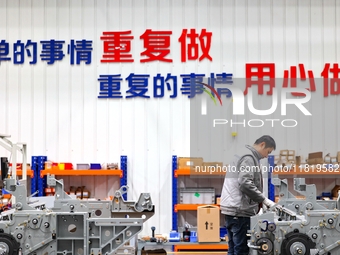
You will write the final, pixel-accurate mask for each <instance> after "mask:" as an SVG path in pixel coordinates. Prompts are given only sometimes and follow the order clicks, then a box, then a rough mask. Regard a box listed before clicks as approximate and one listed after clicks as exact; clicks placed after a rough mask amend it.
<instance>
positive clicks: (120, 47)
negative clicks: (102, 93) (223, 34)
mask: <svg viewBox="0 0 340 255" xmlns="http://www.w3.org/2000/svg"><path fill="white" fill-rule="evenodd" d="M171 36H172V31H155V30H152V29H146V30H145V32H144V33H143V34H142V35H141V36H140V37H139V38H140V39H141V40H142V41H143V47H144V51H143V52H141V53H140V56H141V59H140V60H139V61H140V62H141V63H145V62H152V61H161V62H169V63H171V62H173V60H172V58H171V56H172V52H171ZM100 39H101V40H102V41H103V51H104V52H103V55H102V59H101V60H100V61H101V62H102V63H110V62H111V63H122V62H134V61H135V59H134V57H133V55H132V53H131V51H132V47H131V45H132V41H133V39H134V36H133V35H132V34H131V30H128V31H113V32H112V31H105V32H103V35H102V36H101V37H100ZM211 41H212V32H208V31H207V30H206V29H201V31H200V32H199V33H198V32H197V31H196V29H190V30H188V29H183V30H182V34H181V35H180V37H179V39H178V42H179V43H180V55H181V62H187V61H196V60H198V61H203V60H204V59H207V60H209V61H212V60H213V59H212V57H211V56H210V54H209V52H210V47H211Z"/></svg>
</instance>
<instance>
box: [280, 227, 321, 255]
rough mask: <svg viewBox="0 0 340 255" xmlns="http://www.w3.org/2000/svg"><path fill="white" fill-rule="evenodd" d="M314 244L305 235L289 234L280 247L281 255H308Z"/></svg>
mask: <svg viewBox="0 0 340 255" xmlns="http://www.w3.org/2000/svg"><path fill="white" fill-rule="evenodd" d="M314 248H315V243H314V242H313V241H312V239H310V238H309V236H307V235H306V234H302V233H294V232H291V233H289V234H287V235H286V236H285V239H284V240H283V242H282V245H281V255H310V250H311V249H314Z"/></svg>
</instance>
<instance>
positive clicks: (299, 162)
mask: <svg viewBox="0 0 340 255" xmlns="http://www.w3.org/2000/svg"><path fill="white" fill-rule="evenodd" d="M295 164H296V165H297V166H299V165H301V156H296V157H295Z"/></svg>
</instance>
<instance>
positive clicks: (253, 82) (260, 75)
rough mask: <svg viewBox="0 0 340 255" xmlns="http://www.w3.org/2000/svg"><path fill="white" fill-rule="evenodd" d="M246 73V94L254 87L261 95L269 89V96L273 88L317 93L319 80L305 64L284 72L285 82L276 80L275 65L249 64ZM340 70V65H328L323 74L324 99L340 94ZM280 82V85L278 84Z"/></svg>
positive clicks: (295, 94)
mask: <svg viewBox="0 0 340 255" xmlns="http://www.w3.org/2000/svg"><path fill="white" fill-rule="evenodd" d="M245 73H246V88H245V91H244V94H245V95H246V94H247V93H248V89H249V88H250V87H252V86H257V92H258V94H259V95H263V93H264V88H265V86H267V87H268V90H267V93H266V94H267V95H272V93H273V88H274V87H278V86H281V87H282V88H301V89H307V90H309V91H310V92H315V91H316V89H317V87H318V86H317V84H318V83H317V81H318V80H317V79H315V77H314V73H313V71H312V70H308V71H307V72H306V70H305V66H304V64H301V63H300V64H298V66H290V67H289V69H286V70H284V72H283V80H282V82H281V80H280V79H277V78H275V64H274V63H247V64H246V66H245ZM339 73H340V68H339V64H337V63H334V64H333V65H331V64H330V63H326V64H325V66H324V69H323V71H322V72H321V77H322V78H321V79H319V80H320V82H322V84H321V83H320V82H319V87H320V88H323V95H324V97H328V96H329V95H339V94H340V79H339ZM278 81H280V82H281V83H280V84H276V83H277V82H278ZM292 95H293V96H304V94H303V93H297V92H294V93H292Z"/></svg>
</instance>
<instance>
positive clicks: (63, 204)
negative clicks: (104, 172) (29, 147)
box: [0, 134, 155, 255]
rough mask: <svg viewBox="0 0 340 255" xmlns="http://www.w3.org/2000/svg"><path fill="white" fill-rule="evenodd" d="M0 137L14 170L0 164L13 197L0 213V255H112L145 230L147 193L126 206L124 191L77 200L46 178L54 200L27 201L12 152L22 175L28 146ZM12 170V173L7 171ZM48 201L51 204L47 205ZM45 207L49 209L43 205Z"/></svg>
mask: <svg viewBox="0 0 340 255" xmlns="http://www.w3.org/2000/svg"><path fill="white" fill-rule="evenodd" d="M8 137H9V136H5V135H1V134H0V145H2V146H3V147H4V148H6V149H7V150H9V151H10V152H11V157H12V167H11V168H9V166H8V164H6V162H1V177H2V178H1V181H2V184H3V187H4V189H5V190H6V191H7V192H8V193H10V194H11V195H12V198H11V201H12V206H11V207H10V208H8V209H6V210H2V211H1V213H0V255H17V254H23V255H28V254H30V255H52V254H53V255H110V254H115V253H116V251H117V250H118V249H119V248H120V247H122V246H123V245H124V244H125V243H126V242H128V241H130V240H131V239H133V238H134V237H137V236H136V235H137V234H138V233H139V232H141V230H142V229H143V224H144V222H145V221H147V220H148V219H149V218H150V217H151V216H153V215H154V213H155V207H154V205H153V203H152V200H151V197H150V194H149V193H141V194H140V196H139V199H138V200H137V201H136V202H135V201H126V200H125V199H124V198H123V195H124V194H125V193H126V192H127V191H128V187H127V186H123V187H121V188H120V189H119V190H117V191H116V192H115V194H114V196H113V199H112V200H102V201H100V200H95V201H90V200H79V199H77V198H76V197H75V196H70V195H68V194H67V193H66V192H65V191H64V184H63V181H62V180H57V179H55V177H54V175H48V176H47V185H48V186H50V187H54V189H55V195H54V197H49V198H47V200H45V201H43V200H42V198H40V197H39V198H35V197H32V196H30V197H27V187H26V180H25V179H23V180H17V178H16V175H15V167H16V164H15V162H16V152H17V151H19V152H22V154H23V176H26V145H25V144H14V143H12V142H11V141H10V140H9V139H8ZM11 169H12V171H13V172H12V173H11V174H10V173H9V171H10V170H11ZM50 200H52V201H50ZM47 202H52V203H49V204H51V205H47Z"/></svg>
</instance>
